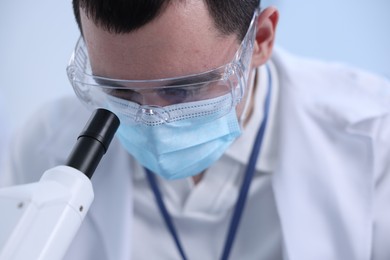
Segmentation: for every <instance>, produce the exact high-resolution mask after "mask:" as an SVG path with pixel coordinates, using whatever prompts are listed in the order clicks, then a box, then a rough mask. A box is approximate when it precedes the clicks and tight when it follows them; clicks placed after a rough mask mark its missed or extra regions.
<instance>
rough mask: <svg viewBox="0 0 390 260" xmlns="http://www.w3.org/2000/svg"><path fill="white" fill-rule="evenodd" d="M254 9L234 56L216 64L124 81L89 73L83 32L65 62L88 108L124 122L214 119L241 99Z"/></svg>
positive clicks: (248, 59)
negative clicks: (204, 68)
mask: <svg viewBox="0 0 390 260" xmlns="http://www.w3.org/2000/svg"><path fill="white" fill-rule="evenodd" d="M258 14H259V10H256V11H255V13H254V15H253V18H252V20H251V23H250V25H249V28H248V31H247V33H246V35H245V37H244V39H243V41H242V42H241V45H240V46H239V48H238V50H237V52H236V54H235V55H234V58H233V60H232V61H231V62H230V63H228V64H226V65H224V66H221V67H219V68H216V69H213V70H210V71H207V72H204V73H199V74H194V75H188V76H182V77H176V78H164V79H155V80H122V79H112V78H106V77H100V76H96V75H93V72H92V70H91V66H90V62H89V58H88V52H87V49H86V46H85V43H84V40H83V38H82V37H80V39H79V40H78V42H77V44H76V47H75V50H74V52H73V54H72V57H71V59H70V62H69V65H68V67H67V74H68V78H69V80H70V82H71V84H72V86H73V89H74V91H75V93H76V95H77V96H78V98H79V99H80V100H81V101H82V102H83V103H84V104H85V105H87V106H88V107H89V108H91V109H95V108H106V109H109V110H111V111H112V112H114V113H115V114H117V116H118V117H119V118H120V119H121V123H126V124H140V123H143V124H146V125H159V124H173V123H174V122H175V121H179V120H188V119H190V120H192V121H196V120H197V119H200V120H202V122H204V121H205V120H206V121H212V120H215V119H218V118H220V117H222V116H224V115H226V114H227V113H229V112H230V111H231V110H232V109H233V108H235V106H236V105H237V104H238V103H239V102H240V101H241V99H242V97H243V96H244V93H245V89H246V82H247V79H248V75H249V70H250V62H251V57H252V54H253V45H254V41H255V35H256V20H257V19H256V18H257V17H258Z"/></svg>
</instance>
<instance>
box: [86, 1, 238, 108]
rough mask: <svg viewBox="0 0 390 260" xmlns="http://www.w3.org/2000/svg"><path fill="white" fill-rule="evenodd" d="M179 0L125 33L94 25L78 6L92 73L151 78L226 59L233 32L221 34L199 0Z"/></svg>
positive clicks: (175, 74) (233, 45)
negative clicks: (183, 1)
mask: <svg viewBox="0 0 390 260" xmlns="http://www.w3.org/2000/svg"><path fill="white" fill-rule="evenodd" d="M178 2H179V1H174V2H173V3H172V4H170V5H169V6H168V7H167V9H166V10H164V11H163V12H162V13H161V15H160V16H158V17H157V18H156V19H154V20H153V21H152V22H150V23H148V24H146V25H145V26H143V27H141V28H140V29H138V30H136V31H134V32H131V33H127V34H114V33H109V32H107V31H105V30H104V29H102V28H99V27H97V26H96V25H95V24H94V23H93V21H92V20H90V19H89V18H88V17H87V16H86V15H85V12H84V11H83V10H80V13H81V22H82V28H83V34H84V40H85V42H86V45H87V49H88V54H89V58H90V62H91V66H92V70H93V73H94V74H95V75H97V76H102V77H107V78H116V79H125V80H150V79H159V78H170V77H178V76H185V75H190V74H196V73H201V72H205V71H209V70H211V69H214V68H217V67H220V66H222V65H225V64H226V63H229V62H230V61H231V60H232V59H233V56H234V54H235V52H236V51H237V49H238V47H239V45H240V42H239V41H238V40H237V36H236V35H222V34H221V33H220V32H219V31H218V30H217V28H216V27H215V25H214V23H213V20H212V18H211V17H210V15H209V13H208V10H207V7H206V6H205V5H204V3H203V1H196V0H193V1H186V2H185V3H180V2H179V3H178ZM241 103H243V102H241ZM241 107H242V104H241V106H239V108H238V110H241ZM239 114H240V111H239Z"/></svg>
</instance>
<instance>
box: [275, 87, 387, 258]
mask: <svg viewBox="0 0 390 260" xmlns="http://www.w3.org/2000/svg"><path fill="white" fill-rule="evenodd" d="M283 91H284V93H285V94H284V96H282V97H281V102H280V104H281V105H280V110H279V113H280V114H279V115H278V116H277V118H279V119H280V123H279V124H278V125H279V126H280V127H279V128H278V129H277V130H276V131H279V136H280V146H279V148H278V151H279V155H278V156H279V160H278V161H279V162H280V163H279V164H278V166H277V168H276V170H275V173H274V175H273V188H274V192H275V199H276V203H277V208H278V212H279V216H280V220H281V226H282V231H283V238H284V250H285V252H284V253H285V258H286V259H289V260H304V259H316V260H321V259H324V260H328V259H359V260H360V259H362V260H368V259H370V252H371V242H372V226H373V223H372V216H371V207H372V203H373V201H372V200H373V185H374V184H373V181H374V180H373V176H372V173H373V161H372V158H373V153H374V151H373V150H372V149H373V148H372V145H371V137H370V135H371V118H370V116H369V115H368V114H366V116H365V117H362V118H356V117H354V116H355V114H353V113H351V116H348V115H346V116H345V117H344V118H335V116H336V114H337V112H335V114H332V112H331V111H327V113H324V111H323V110H322V111H321V109H319V110H316V109H315V108H314V109H313V107H311V106H307V107H305V106H306V105H307V104H303V105H298V103H296V102H297V101H296V100H294V99H295V98H294V97H293V95H292V96H290V97H288V98H287V97H286V96H288V95H290V94H291V93H290V94H289V93H288V92H289V90H286V89H285V90H283ZM299 102H301V103H302V100H299ZM303 103H304V102H303ZM363 107H364V106H363ZM336 110H337V108H336ZM371 112H373V113H372V114H371V116H378V115H380V114H381V113H382V112H384V111H383V110H381V109H378V110H377V111H371ZM338 114H340V113H338ZM286 115H288V116H286ZM330 120H331V121H330Z"/></svg>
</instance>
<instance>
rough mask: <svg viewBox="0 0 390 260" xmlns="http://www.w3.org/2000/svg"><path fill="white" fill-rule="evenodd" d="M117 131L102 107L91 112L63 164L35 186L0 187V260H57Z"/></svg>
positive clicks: (77, 223) (84, 211) (84, 210)
mask: <svg viewBox="0 0 390 260" xmlns="http://www.w3.org/2000/svg"><path fill="white" fill-rule="evenodd" d="M118 127H119V119H118V118H117V117H116V115H114V114H113V113H112V112H110V111H108V110H105V109H97V110H95V111H94V113H93V114H92V116H91V117H90V119H89V121H88V122H87V124H86V126H85V127H84V129H83V131H82V132H81V134H80V135H79V137H78V138H77V142H76V144H75V146H74V147H73V150H72V151H71V153H70V155H69V157H68V159H67V162H66V163H65V164H64V165H60V166H56V167H54V168H51V169H48V170H47V171H45V172H44V173H43V175H42V177H41V179H40V180H39V181H38V182H35V183H29V184H24V185H18V186H11V187H6V188H2V189H0V209H1V213H0V219H1V221H0V260H27V259H34V260H57V259H58V260H59V259H62V258H63V256H64V255H65V253H66V251H67V249H68V247H69V245H70V243H71V242H72V240H73V238H74V236H75V235H76V233H77V231H78V229H79V227H80V225H81V223H82V221H83V219H84V218H85V216H86V214H87V212H88V210H89V207H90V205H91V203H92V201H93V198H94V192H93V187H92V184H91V181H90V179H91V177H92V175H93V173H94V171H95V169H96V167H97V166H98V164H99V162H100V160H101V158H102V157H103V155H104V154H105V153H106V151H107V149H108V147H109V145H110V142H111V140H112V138H113V136H114V134H115V132H116V130H117V129H118Z"/></svg>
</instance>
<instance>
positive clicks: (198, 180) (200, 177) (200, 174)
mask: <svg viewBox="0 0 390 260" xmlns="http://www.w3.org/2000/svg"><path fill="white" fill-rule="evenodd" d="M203 175H204V172H201V173H199V174H198V175H195V176H192V181H193V182H194V185H197V184H198V183H199V182H200V181H201V180H202V178H203Z"/></svg>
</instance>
